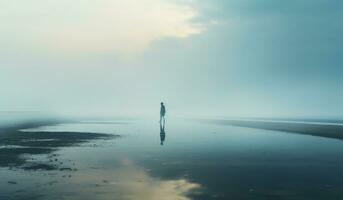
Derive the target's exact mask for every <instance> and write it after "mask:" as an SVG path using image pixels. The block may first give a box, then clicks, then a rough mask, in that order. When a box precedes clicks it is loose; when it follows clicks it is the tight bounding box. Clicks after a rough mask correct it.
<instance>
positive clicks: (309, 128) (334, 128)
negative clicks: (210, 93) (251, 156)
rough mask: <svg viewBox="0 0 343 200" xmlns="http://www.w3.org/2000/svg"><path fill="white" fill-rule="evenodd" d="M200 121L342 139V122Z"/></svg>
mask: <svg viewBox="0 0 343 200" xmlns="http://www.w3.org/2000/svg"><path fill="white" fill-rule="evenodd" d="M197 121H200V122H206V123H212V124H219V125H231V126H240V127H249V128H257V129H265V130H275V131H281V132H288V133H298V134H305V135H312V136H319V137H326V138H335V139H340V140H343V124H342V123H332V122H327V121H323V122H310V121H293V120H289V121H280V120H264V119H262V120H257V119H253V120H232V119H230V120H216V119H209V120H203V119H202V120H197Z"/></svg>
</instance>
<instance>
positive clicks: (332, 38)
mask: <svg viewBox="0 0 343 200" xmlns="http://www.w3.org/2000/svg"><path fill="white" fill-rule="evenodd" d="M342 19H343V2H342V1H340V0H331V1H328V0H287V1H284V0H254V1H252V0H125V1H122V0H96V1H94V0H73V1H69V0H30V1H20V0H0V83H1V84H0V91H1V98H0V110H6V111H48V112H59V113H77V114H93V113H97V114H101V113H104V114H111V115H122V114H128V115H131V114H152V113H156V114H157V115H158V114H159V113H158V112H159V102H160V101H164V102H166V105H167V111H168V113H171V114H173V115H187V116H192V115H194V116H224V117H230V116H251V117H259V116H262V117H266V116H267V117H269V116H277V117H289V116H295V117H302V116H313V117H320V116H324V117H337V116H340V117H342V116H343V114H342V113H343V91H342V86H343V78H342V77H343V56H342V55H343V50H342V46H343V22H342Z"/></svg>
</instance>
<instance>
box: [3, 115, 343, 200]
mask: <svg viewBox="0 0 343 200" xmlns="http://www.w3.org/2000/svg"><path fill="white" fill-rule="evenodd" d="M23 131H31V132H36V131H55V132H63V131H67V132H73V131H75V132H91V133H107V134H115V135H120V137H116V138H113V139H111V140H94V141H91V142H88V143H83V144H81V145H80V146H76V147H75V146H74V147H67V148H60V149H59V150H58V151H55V152H54V153H53V154H54V155H52V154H49V155H36V156H34V157H33V158H32V159H35V160H41V161H42V162H44V161H46V160H49V159H51V157H53V159H55V158H56V159H58V162H60V163H62V164H61V165H62V168H60V169H59V170H23V169H20V168H12V169H9V168H0V177H1V181H0V188H1V193H0V199H52V200H54V199H90V200H91V199H92V200H97V199H105V200H107V199H142V200H145V199H146V200H148V199H149V200H150V199H151V200H155V199H156V200H157V199H158V200H164V199H168V200H169V199H181V200H183V199H185V200H187V199H234V200H237V199H256V200H260V199H261V200H262V199H294V200H298V199H299V200H300V199H304V200H305V199H306V200H307V199H308V200H315V199H325V200H328V199H343V170H342V169H343V156H342V155H343V141H342V140H337V139H327V138H322V137H315V136H308V135H298V134H290V133H283V132H278V131H270V130H260V129H253V128H244V127H234V126H222V125H215V124H207V123H197V122H191V121H181V120H168V121H167V124H166V128H165V140H164V142H163V145H161V135H160V127H159V124H158V123H157V121H153V120H151V121H149V120H146V121H143V120H130V121H113V123H112V121H109V120H107V121H85V122H80V123H67V124H60V125H54V126H45V127H38V128H34V129H29V130H23ZM162 137H163V135H162ZM162 139H163V138H162ZM26 156H29V155H26ZM61 169H63V170H61Z"/></svg>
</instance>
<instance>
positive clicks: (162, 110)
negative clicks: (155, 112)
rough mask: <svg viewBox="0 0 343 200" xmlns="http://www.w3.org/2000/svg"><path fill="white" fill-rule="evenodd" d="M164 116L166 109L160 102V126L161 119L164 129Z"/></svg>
mask: <svg viewBox="0 0 343 200" xmlns="http://www.w3.org/2000/svg"><path fill="white" fill-rule="evenodd" d="M165 115H166V107H165V106H164V104H163V102H161V110H160V124H161V123H162V119H163V127H164V124H165V123H166V120H165V118H164V116H165Z"/></svg>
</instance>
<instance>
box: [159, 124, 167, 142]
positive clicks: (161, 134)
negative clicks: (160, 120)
mask: <svg viewBox="0 0 343 200" xmlns="http://www.w3.org/2000/svg"><path fill="white" fill-rule="evenodd" d="M160 138H161V145H163V142H164V140H165V139H166V132H165V131H164V124H163V125H162V124H160Z"/></svg>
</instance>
